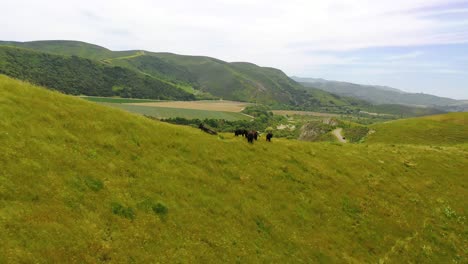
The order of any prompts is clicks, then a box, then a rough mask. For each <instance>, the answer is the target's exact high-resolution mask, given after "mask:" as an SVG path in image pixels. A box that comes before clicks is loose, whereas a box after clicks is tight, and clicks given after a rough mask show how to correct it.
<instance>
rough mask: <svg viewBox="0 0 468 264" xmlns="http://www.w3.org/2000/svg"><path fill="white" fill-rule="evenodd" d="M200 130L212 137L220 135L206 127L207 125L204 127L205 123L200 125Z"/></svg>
mask: <svg viewBox="0 0 468 264" xmlns="http://www.w3.org/2000/svg"><path fill="white" fill-rule="evenodd" d="M198 128H200V129H201V130H203V131H205V132H206V133H208V134H210V135H217V134H218V133H216V131H214V130H211V129H209V128H207V127H205V125H203V123H200V125H199V126H198Z"/></svg>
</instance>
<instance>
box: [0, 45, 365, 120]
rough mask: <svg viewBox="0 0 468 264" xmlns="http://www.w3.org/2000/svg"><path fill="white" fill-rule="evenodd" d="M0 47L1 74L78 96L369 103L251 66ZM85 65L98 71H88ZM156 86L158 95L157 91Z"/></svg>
mask: <svg viewBox="0 0 468 264" xmlns="http://www.w3.org/2000/svg"><path fill="white" fill-rule="evenodd" d="M0 47H1V50H0V73H3V74H6V75H10V76H12V77H15V78H19V79H24V80H28V81H32V82H34V83H37V84H40V85H45V86H48V87H52V88H55V89H65V92H68V93H74V94H85V95H102V96H124V97H138V98H155V99H180V100H193V99H195V98H196V99H215V98H222V99H227V100H236V101H246V102H258V103H263V104H267V105H271V106H274V107H281V108H294V109H302V110H314V109H315V110H323V111H334V112H340V111H341V112H344V111H351V110H352V109H355V108H356V106H362V107H365V106H368V105H370V104H369V103H367V102H364V101H361V100H356V99H353V98H341V97H338V96H336V95H332V94H330V93H327V92H324V91H322V90H320V89H313V88H312V89H308V90H305V89H304V88H303V87H302V86H301V85H300V84H298V83H297V82H295V81H293V80H292V79H291V78H289V77H288V76H287V75H286V74H284V73H283V72H282V71H281V70H278V69H274V68H269V67H259V66H257V65H255V64H252V63H246V62H233V63H229V62H225V61H222V60H218V59H215V58H210V57H204V56H185V55H177V54H172V53H162V52H159V53H157V52H149V51H144V50H129V51H111V50H109V49H106V48H104V47H100V46H97V45H94V44H89V43H85V42H79V41H32V42H13V41H0ZM86 64H87V65H88V66H89V67H91V68H92V69H93V70H89V67H88V68H87V67H84V65H86ZM116 72H122V73H123V74H124V75H133V77H134V78H136V79H138V81H137V82H138V83H139V85H138V86H135V85H134V84H133V83H132V82H130V80H129V79H128V78H127V79H125V80H120V79H119V78H116V75H115V74H113V73H116ZM91 76H92V77H93V78H90V77H91ZM111 76H112V77H111ZM61 77H63V78H62V79H61ZM96 79H97V80H100V81H99V82H97V81H96ZM79 80H84V81H79ZM84 86H86V87H84ZM151 87H154V88H155V89H156V90H157V92H152V91H151ZM171 89H172V90H173V91H170V90H171ZM174 91H175V92H174ZM158 94H159V95H158Z"/></svg>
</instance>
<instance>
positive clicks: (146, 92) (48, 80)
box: [0, 46, 195, 100]
mask: <svg viewBox="0 0 468 264" xmlns="http://www.w3.org/2000/svg"><path fill="white" fill-rule="evenodd" d="M0 73H2V74H6V75H9V76H12V77H15V78H19V79H22V80H27V81H31V82H33V83H37V84H40V85H44V86H47V87H50V88H53V89H56V90H59V91H62V92H65V93H69V94H83V95H97V96H122V97H135V98H151V99H180V100H193V99H195V97H194V96H193V94H190V93H188V92H186V91H184V90H182V89H179V88H178V87H176V86H174V85H172V84H170V83H167V82H163V81H160V80H158V79H155V78H152V77H150V76H147V75H144V74H140V73H137V72H134V71H131V70H128V69H126V68H122V67H112V66H107V65H105V64H102V63H99V62H96V61H92V60H89V59H84V58H80V57H77V56H71V57H68V56H60V55H53V54H49V53H42V52H36V51H31V50H28V49H22V48H15V47H9V46H0Z"/></svg>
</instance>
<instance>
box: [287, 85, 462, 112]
mask: <svg viewBox="0 0 468 264" xmlns="http://www.w3.org/2000/svg"><path fill="white" fill-rule="evenodd" d="M292 79H294V80H295V81H297V82H299V83H300V84H302V85H303V86H304V87H309V88H318V89H321V90H324V91H327V92H330V93H333V94H337V95H340V96H348V97H353V98H358V99H362V100H365V101H369V102H371V103H374V104H403V105H411V106H429V107H437V108H440V109H442V110H445V111H464V110H468V107H466V108H465V106H466V103H463V102H462V101H458V100H455V99H450V98H444V97H438V96H434V95H430V94H422V93H407V92H404V91H401V90H398V89H395V88H391V87H386V86H378V85H361V84H355V83H348V82H338V81H328V80H324V79H316V78H300V77H292ZM463 105H465V106H463Z"/></svg>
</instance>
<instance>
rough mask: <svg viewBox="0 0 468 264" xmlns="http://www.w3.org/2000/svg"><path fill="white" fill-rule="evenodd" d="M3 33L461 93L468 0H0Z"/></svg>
mask: <svg viewBox="0 0 468 264" xmlns="http://www.w3.org/2000/svg"><path fill="white" fill-rule="evenodd" d="M2 10H3V12H2V16H0V28H1V30H0V39H2V40H16V41H31V40H45V39H69V40H81V41H86V42H90V43H95V44H98V45H102V46H105V47H107V48H110V49H113V50H124V49H145V50H150V51H168V52H174V53H180V54H189V55H207V56H212V57H216V58H220V59H223V60H227V61H249V62H253V63H256V64H258V65H261V66H271V67H276V68H279V69H282V70H283V71H284V72H286V73H287V74H288V75H296V76H301V77H315V78H319V77H321V78H326V79H332V80H339V81H349V82H356V83H363V84H379V85H387V86H392V87H395V88H399V89H402V90H405V91H409V92H424V93H430V94H435V95H439V96H446V97H452V98H457V99H468V0H462V1H460V0H391V1H389V0H379V1H375V0H327V1H323V0H314V1H310V0H288V1H277V0H255V1H252V0H198V1H188V0H171V1H160V0H132V1H131V2H129V1H122V0H113V1H111V0H93V1H91V0H79V1H78V0H69V1H62V0H44V1H33V0H4V1H2Z"/></svg>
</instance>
